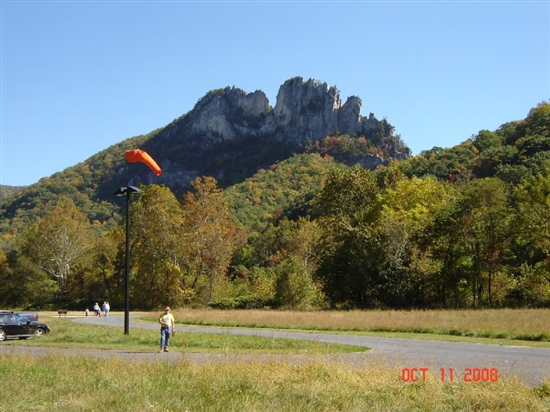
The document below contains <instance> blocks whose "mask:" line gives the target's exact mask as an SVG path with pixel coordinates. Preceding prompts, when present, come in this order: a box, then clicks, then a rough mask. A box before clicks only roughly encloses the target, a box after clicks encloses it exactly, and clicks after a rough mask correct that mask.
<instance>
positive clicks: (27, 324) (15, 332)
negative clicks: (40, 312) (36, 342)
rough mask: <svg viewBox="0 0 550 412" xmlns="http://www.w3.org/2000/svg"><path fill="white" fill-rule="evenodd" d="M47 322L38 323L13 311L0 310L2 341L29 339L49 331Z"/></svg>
mask: <svg viewBox="0 0 550 412" xmlns="http://www.w3.org/2000/svg"><path fill="white" fill-rule="evenodd" d="M49 332H50V328H48V325H46V324H45V323H38V322H35V321H33V320H30V319H29V318H28V317H26V316H23V315H19V314H17V313H13V312H0V341H4V340H6V339H28V338H32V337H33V336H41V335H42V334H44V333H49Z"/></svg>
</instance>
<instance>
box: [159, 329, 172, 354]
mask: <svg viewBox="0 0 550 412" xmlns="http://www.w3.org/2000/svg"><path fill="white" fill-rule="evenodd" d="M169 343H170V328H161V329H160V348H161V349H168V344H169Z"/></svg>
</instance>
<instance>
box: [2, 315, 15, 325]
mask: <svg viewBox="0 0 550 412" xmlns="http://www.w3.org/2000/svg"><path fill="white" fill-rule="evenodd" d="M4 322H5V323H15V316H13V315H6V316H4Z"/></svg>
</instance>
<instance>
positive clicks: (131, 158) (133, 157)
mask: <svg viewBox="0 0 550 412" xmlns="http://www.w3.org/2000/svg"><path fill="white" fill-rule="evenodd" d="M126 161H127V162H128V163H135V162H141V163H145V164H146V165H147V166H149V169H151V170H152V171H153V172H155V174H156V175H157V176H158V175H160V174H161V173H162V170H161V168H160V167H159V165H158V164H157V162H155V161H154V160H153V158H152V157H151V156H149V153H147V152H144V151H143V150H140V149H134V150H126Z"/></svg>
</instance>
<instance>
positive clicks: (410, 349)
mask: <svg viewBox="0 0 550 412" xmlns="http://www.w3.org/2000/svg"><path fill="white" fill-rule="evenodd" d="M76 321H77V322H86V323H91V324H97V325H108V326H114V327H120V328H121V332H122V330H123V324H124V318H123V316H120V315H118V316H117V315H114V316H109V317H108V318H104V317H102V318H95V317H91V318H78V319H77V320H76ZM133 328H143V329H158V325H156V324H152V323H139V322H135V321H133V320H132V319H131V320H130V333H132V329H133ZM186 332H203V333H226V334H234V335H250V336H263V337H268V338H288V339H303V340H313V341H318V342H327V343H340V344H348V345H356V346H362V347H368V348H370V349H371V350H370V351H368V352H364V353H353V354H337V355H326V356H323V357H326V358H329V359H331V360H335V361H342V362H349V363H352V364H353V365H355V366H358V367H361V365H367V364H372V363H374V362H384V363H387V364H388V365H389V366H394V367H398V368H400V369H401V371H402V378H405V379H408V378H409V377H410V376H415V378H416V379H420V380H421V379H422V373H423V372H422V370H421V369H420V368H423V369H427V370H426V372H425V373H426V374H435V376H437V377H438V379H441V368H445V372H446V373H445V380H446V381H448V380H449V368H452V369H453V373H454V381H455V382H461V381H464V380H465V379H466V380H467V379H468V374H470V376H471V378H472V381H475V380H476V379H479V378H482V375H481V374H482V373H483V374H485V375H483V377H485V378H486V377H487V372H489V371H490V369H491V368H496V369H497V370H498V376H499V378H505V377H506V378H508V377H518V378H520V379H522V380H523V381H524V382H526V383H528V384H530V385H538V384H541V383H542V382H544V380H545V379H546V381H547V382H548V381H550V349H542V348H528V347H515V346H514V347H512V346H500V345H484V344H474V343H455V342H443V341H431V340H418V339H400V338H381V337H380V338H378V337H367V336H356V335H344V334H329V333H307V332H289V331H274V330H264V329H246V328H219V327H192V326H181V325H178V333H180V334H181V333H186ZM8 348H9V350H10V351H18V350H19V349H21V350H24V351H31V352H34V353H36V354H40V353H48V352H49V349H48V348H30V347H21V346H14V345H10V346H4V347H2V346H0V354H2V353H3V352H4V350H8ZM68 351H69V352H71V353H73V352H74V353H81V351H79V350H68ZM93 354H94V355H96V356H118V357H128V358H135V357H139V358H143V359H159V358H160V359H167V360H171V361H172V360H175V359H179V358H182V359H187V360H189V361H193V362H209V361H216V360H219V359H232V358H236V359H237V358H238V359H243V358H244V359H251V360H253V359H260V358H261V359H265V358H274V359H281V358H284V359H286V360H297V361H301V360H303V359H304V358H306V357H308V355H226V354H203V353H182V352H179V353H178V352H170V353H162V354H161V353H156V352H153V351H151V352H128V351H94V352H93ZM317 356H319V355H317ZM413 368H417V369H418V370H417V371H415V372H414V373H413V371H412V369H413ZM484 368H486V369H489V371H487V370H486V371H483V369H484ZM469 369H470V370H471V371H470V372H469ZM476 369H477V370H476Z"/></svg>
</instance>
